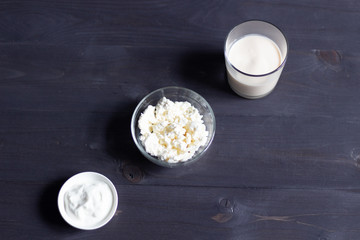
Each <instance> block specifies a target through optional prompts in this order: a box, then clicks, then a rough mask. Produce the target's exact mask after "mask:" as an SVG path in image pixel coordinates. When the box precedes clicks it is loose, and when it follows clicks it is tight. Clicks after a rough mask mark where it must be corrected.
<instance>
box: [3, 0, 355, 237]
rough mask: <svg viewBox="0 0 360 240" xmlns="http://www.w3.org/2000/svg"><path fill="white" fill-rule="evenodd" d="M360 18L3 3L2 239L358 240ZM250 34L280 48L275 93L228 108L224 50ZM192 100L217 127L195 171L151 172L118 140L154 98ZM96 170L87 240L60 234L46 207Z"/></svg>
mask: <svg viewBox="0 0 360 240" xmlns="http://www.w3.org/2000/svg"><path fill="white" fill-rule="evenodd" d="M359 12H360V3H358V2H357V1H355V0H346V1H325V0H319V1H315V2H314V1H309V0H301V1H296V2H289V1H284V0H276V1H235V0H234V1H225V0H223V1H215V0H209V1H200V0H195V1H187V0H186V1H168V0H150V1H140V0H136V1H128V0H122V1H115V0H104V1H98V0H87V1H85V0H82V1H69V0H58V1H55V0H50V1H45V0H44V1H43V0H34V1H1V2H0V190H1V193H2V198H1V200H0V211H1V214H0V233H1V237H0V238H1V239H3V238H4V239H105V238H106V239H122V238H125V237H126V238H128V239H144V238H146V239H280V240H286V239H296V240H309V239H314V240H340V239H341V240H342V239H344V240H345V239H346V240H349V239H354V240H356V239H359V238H360V226H359V222H360V221H359V220H360V209H359V204H358V202H359V198H360V195H359V189H360V95H359V87H360V82H359V77H360V68H359V66H360V51H359V41H358V39H359V38H360V29H359V22H360V15H359ZM248 19H263V20H266V21H269V22H272V23H274V24H275V25H277V26H279V27H280V28H281V29H282V30H283V31H284V32H285V34H286V36H287V37H288V40H289V43H290V52H289V56H288V61H287V63H286V66H285V69H284V71H283V73H282V76H281V78H280V81H279V84H278V85H277V87H276V89H275V91H274V92H273V93H272V94H270V95H269V96H267V97H265V98H263V99H259V100H245V99H242V98H240V97H238V96H237V95H236V94H234V93H233V92H232V91H231V90H230V88H229V86H228V84H227V82H226V77H225V66H224V58H223V44H224V40H225V37H226V34H227V33H228V32H229V30H230V29H231V28H232V27H234V26H235V25H237V24H239V23H241V22H243V21H245V20H248ZM169 85H177V86H182V87H187V88H190V89H192V90H194V91H196V92H198V93H200V94H201V95H202V96H203V97H204V98H205V99H206V100H208V102H209V103H210V104H211V106H212V108H213V110H214V112H215V115H216V121H217V130H216V135H215V139H214V141H213V144H212V146H211V148H210V149H209V151H208V152H207V154H206V155H205V156H204V158H203V159H201V161H198V162H196V163H194V164H192V165H190V166H187V167H184V168H180V169H164V168H160V167H158V166H155V165H153V164H151V163H150V162H148V161H147V160H146V159H144V158H143V157H142V155H141V154H140V153H139V151H138V150H137V149H136V147H135V145H134V143H133V141H132V139H131V136H130V119H131V115H132V112H133V110H134V108H135V106H136V104H137V103H138V102H139V101H140V100H141V98H142V97H144V96H145V95H146V94H147V93H149V92H150V91H152V90H155V89H157V88H159V87H164V86H169ZM82 171H96V172H100V173H102V174H104V175H106V176H107V177H109V178H110V179H111V180H112V181H113V182H114V183H115V185H116V188H117V190H118V193H119V207H118V212H117V214H116V216H115V217H114V219H113V220H112V221H111V222H110V223H109V224H108V225H106V226H105V227H104V228H101V229H99V230H95V231H78V230H75V229H73V228H71V227H69V226H68V225H66V224H65V222H64V221H63V220H62V219H61V217H60V216H59V213H58V211H57V206H56V196H57V193H58V191H59V189H60V187H61V185H62V183H64V181H65V180H66V179H67V178H69V177H70V176H72V175H73V174H75V173H78V172H82Z"/></svg>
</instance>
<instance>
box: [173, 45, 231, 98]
mask: <svg viewBox="0 0 360 240" xmlns="http://www.w3.org/2000/svg"><path fill="white" fill-rule="evenodd" d="M194 49H198V48H194ZM179 74H180V75H181V76H182V77H183V78H184V79H186V81H192V82H193V83H195V84H202V85H204V87H211V88H215V89H218V90H220V91H224V92H228V93H232V91H231V89H230V87H229V85H228V84H227V78H226V70H225V60H224V54H223V51H222V50H214V49H210V50H206V49H203V50H196V51H189V52H185V53H184V54H183V55H182V56H181V57H180V62H179Z"/></svg>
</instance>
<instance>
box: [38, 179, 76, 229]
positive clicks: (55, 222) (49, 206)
mask: <svg viewBox="0 0 360 240" xmlns="http://www.w3.org/2000/svg"><path fill="white" fill-rule="evenodd" d="M65 181H66V179H61V180H58V181H54V182H52V183H50V184H49V185H47V186H46V187H45V189H44V190H43V192H42V194H41V196H40V199H39V202H38V208H39V212H40V215H41V217H42V218H43V220H44V221H45V222H47V223H48V224H49V225H51V226H52V227H54V228H58V229H67V230H69V231H71V229H72V228H71V227H70V226H69V225H68V224H67V223H66V222H65V221H64V219H63V218H62V217H61V215H60V212H59V209H58V207H57V198H58V194H59V191H60V188H61V186H62V185H63V184H64V183H65Z"/></svg>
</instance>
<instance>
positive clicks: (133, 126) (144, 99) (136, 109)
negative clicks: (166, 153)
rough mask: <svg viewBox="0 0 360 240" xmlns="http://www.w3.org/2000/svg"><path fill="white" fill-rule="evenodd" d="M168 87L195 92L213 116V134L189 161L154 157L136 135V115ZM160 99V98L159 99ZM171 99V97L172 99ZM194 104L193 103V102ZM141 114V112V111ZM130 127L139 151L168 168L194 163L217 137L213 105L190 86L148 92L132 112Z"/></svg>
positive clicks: (164, 88)
mask: <svg viewBox="0 0 360 240" xmlns="http://www.w3.org/2000/svg"><path fill="white" fill-rule="evenodd" d="M168 89H180V90H182V91H187V92H190V93H192V94H194V95H195V96H197V97H199V98H200V99H201V100H202V101H203V102H204V103H205V105H206V107H207V108H208V109H209V113H210V115H211V118H212V121H213V124H212V125H213V126H212V127H213V131H212V134H211V135H210V136H209V137H210V138H209V140H208V142H207V144H206V146H204V148H203V149H202V151H201V152H200V153H198V154H197V156H196V157H195V158H191V159H189V160H187V161H184V162H177V163H169V162H166V161H162V160H159V159H158V158H157V157H154V156H152V155H151V154H149V153H147V152H146V150H145V148H144V147H143V145H142V144H141V142H140V141H138V140H137V137H136V126H137V119H136V115H137V113H138V112H139V109H140V108H141V107H142V105H143V103H144V102H145V101H146V100H147V99H148V98H149V97H150V96H151V95H153V94H155V93H157V92H161V91H166V90H168ZM159 100H160V99H159ZM170 100H171V99H170ZM192 105H193V104H192ZM140 114H141V113H140ZM130 125H131V126H130V128H131V136H132V139H133V141H134V143H135V145H136V147H137V148H138V149H139V151H140V152H141V154H142V155H143V156H144V157H145V158H147V159H148V160H150V161H151V162H153V163H155V164H157V165H159V166H162V167H168V168H173V167H178V166H183V165H188V164H190V163H193V162H195V161H196V160H198V159H199V158H200V157H201V156H202V155H203V154H204V153H205V152H206V151H207V150H208V148H209V147H210V145H211V143H212V141H213V139H214V137H215V132H216V119H215V114H214V111H213V109H212V107H211V105H210V104H209V102H208V101H206V99H205V98H204V97H203V96H201V95H200V94H199V93H197V92H195V91H193V90H191V89H188V88H185V87H179V86H167V87H162V88H158V89H156V90H153V91H151V92H150V93H148V94H146V95H145V96H144V97H143V98H142V99H141V100H140V102H139V103H138V104H137V106H136V107H135V110H134V111H133V114H132V117H131V123H130Z"/></svg>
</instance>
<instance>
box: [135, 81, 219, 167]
mask: <svg viewBox="0 0 360 240" xmlns="http://www.w3.org/2000/svg"><path fill="white" fill-rule="evenodd" d="M162 97H166V98H168V99H170V100H171V101H174V102H175V101H187V102H189V103H191V105H193V106H194V107H195V108H196V109H197V110H198V111H199V113H200V114H201V115H202V116H203V121H204V124H205V126H206V130H207V131H208V132H209V135H208V139H207V141H206V144H205V145H204V146H202V147H200V148H199V149H198V150H197V151H196V152H195V154H194V156H193V157H192V158H191V159H189V160H187V161H185V162H178V163H169V162H166V161H163V160H160V159H158V158H157V157H155V156H152V155H150V154H149V153H147V152H146V150H145V148H144V146H143V145H142V143H141V141H140V129H139V127H138V121H139V117H140V115H141V113H143V112H144V110H145V109H146V108H147V107H148V106H149V105H153V106H155V105H156V104H157V103H158V101H159V100H160V99H161V98H162ZM215 129H216V123H215V115H214V112H213V110H212V109H211V107H210V105H209V103H208V102H207V101H206V100H205V99H204V98H203V97H202V96H200V95H199V94H197V93H196V92H194V91H192V90H190V89H186V88H182V87H164V88H160V89H158V90H155V91H153V92H151V93H150V94H148V95H146V96H145V97H144V98H143V99H142V100H141V101H140V102H139V104H138V105H137V107H136V108H135V111H134V113H133V115H132V118H131V135H132V138H133V140H134V142H135V144H136V146H137V148H138V149H139V150H140V152H141V153H142V154H143V155H144V156H145V157H146V158H147V159H148V160H150V161H152V162H153V163H155V164H157V165H159V166H163V167H169V168H172V167H177V166H182V165H186V164H189V163H192V162H195V161H197V160H198V159H200V158H201V156H203V154H204V153H205V151H206V150H207V149H208V148H209V146H210V144H211V142H212V140H213V138H214V135H215Z"/></svg>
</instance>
